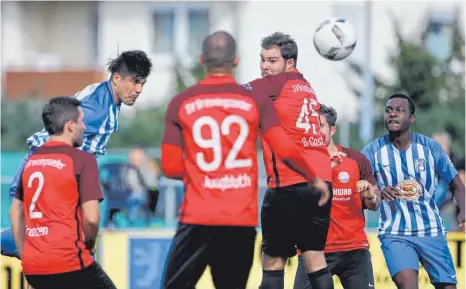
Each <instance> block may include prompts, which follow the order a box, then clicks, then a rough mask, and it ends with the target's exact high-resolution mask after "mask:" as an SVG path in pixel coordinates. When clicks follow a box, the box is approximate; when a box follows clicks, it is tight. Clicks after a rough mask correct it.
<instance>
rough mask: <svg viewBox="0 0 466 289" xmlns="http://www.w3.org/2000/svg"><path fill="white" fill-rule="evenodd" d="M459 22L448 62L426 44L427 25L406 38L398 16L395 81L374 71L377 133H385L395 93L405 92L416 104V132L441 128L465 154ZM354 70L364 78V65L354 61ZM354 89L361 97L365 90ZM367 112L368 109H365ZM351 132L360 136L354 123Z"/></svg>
mask: <svg viewBox="0 0 466 289" xmlns="http://www.w3.org/2000/svg"><path fill="white" fill-rule="evenodd" d="M459 23H460V22H459V21H458V20H456V21H455V22H454V23H453V24H452V28H453V37H452V40H453V43H452V51H451V55H450V56H449V57H448V58H447V59H446V60H444V61H441V60H438V59H436V58H435V57H434V56H432V55H431V54H430V53H429V51H428V49H427V43H426V36H427V27H426V29H425V31H423V32H422V33H421V35H420V36H419V38H418V39H405V38H403V37H402V36H401V30H400V27H399V26H398V25H397V21H396V20H395V19H394V21H393V25H394V27H395V32H396V35H397V40H398V43H397V46H398V49H397V51H394V53H393V54H392V55H391V56H390V59H389V64H390V66H391V67H392V68H393V71H394V72H395V76H396V77H395V79H396V80H395V81H394V82H393V83H387V82H386V81H385V80H383V79H382V78H381V77H380V76H378V75H375V74H373V77H374V78H373V79H374V84H375V91H374V93H375V105H376V107H375V108H374V109H375V117H376V119H375V121H376V123H375V136H381V135H383V134H385V132H386V130H385V126H384V123H383V108H384V106H385V103H386V100H387V98H388V97H389V96H390V95H391V94H393V93H395V92H404V93H407V94H408V95H410V96H411V98H412V99H413V100H414V102H415V103H416V109H417V110H416V122H415V124H414V125H413V127H412V129H413V131H416V132H419V133H422V134H425V135H428V136H430V135H432V133H434V132H435V131H438V130H447V131H448V132H449V133H450V134H451V135H452V141H453V151H454V152H455V153H457V154H460V155H464V149H465V143H464V140H465V117H464V114H465V110H464V108H465V99H464V95H465V88H464V77H465V75H464V70H461V72H458V71H455V67H461V68H464V63H465V58H464V56H465V55H464V41H465V40H464V35H463V33H462V32H461V30H460V28H459ZM349 68H350V71H351V72H352V73H354V74H355V75H357V76H359V77H361V78H362V77H363V74H362V71H363V68H362V66H361V65H360V64H358V63H354V62H350V63H349ZM349 85H350V87H352V90H353V92H354V93H355V94H356V95H357V96H358V97H361V95H362V91H361V90H359V89H358V88H356V87H354V86H352V84H351V83H349ZM362 113H364V112H362ZM351 133H352V135H353V136H356V135H357V127H356V124H352V127H351ZM352 142H353V144H352V145H355V147H356V148H359V147H360V146H361V144H360V141H359V140H356V138H355V137H353V138H352Z"/></svg>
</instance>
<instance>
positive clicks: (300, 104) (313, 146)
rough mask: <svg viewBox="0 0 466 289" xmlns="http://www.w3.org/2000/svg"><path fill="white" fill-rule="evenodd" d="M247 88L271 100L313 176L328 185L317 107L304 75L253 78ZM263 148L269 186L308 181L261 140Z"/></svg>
mask: <svg viewBox="0 0 466 289" xmlns="http://www.w3.org/2000/svg"><path fill="white" fill-rule="evenodd" d="M246 87H250V89H251V90H252V91H257V90H258V91H263V92H264V93H266V94H267V95H268V96H269V97H270V98H272V99H273V100H274V104H275V109H276V110H277V115H278V119H279V120H280V124H281V126H282V127H283V128H284V130H285V132H286V134H287V136H288V137H289V138H290V139H291V140H292V141H293V142H294V143H296V144H297V145H298V147H299V148H300V149H301V150H302V151H303V153H304V154H305V155H306V156H307V160H308V161H309V163H310V165H311V167H312V168H313V169H314V171H315V173H316V175H317V176H318V177H320V178H321V179H323V180H324V181H327V182H331V181H332V172H331V166H330V157H329V154H328V151H327V147H326V142H325V136H324V135H323V134H322V133H321V131H320V121H319V114H318V111H319V109H320V104H319V102H318V101H317V98H316V95H315V93H314V90H313V89H312V87H311V85H310V84H309V82H307V81H306V79H304V77H303V75H302V74H301V73H299V71H298V70H293V71H290V72H284V73H280V74H277V75H272V76H268V77H265V78H259V79H256V80H254V81H252V82H250V83H249V84H247V85H246ZM279 141H280V140H279V139H277V142H279ZM262 149H263V153H264V162H265V169H266V173H267V183H268V186H269V187H272V188H273V187H284V186H289V185H294V184H297V183H302V182H307V181H308V180H306V179H305V178H304V177H303V176H302V175H300V174H298V173H296V172H295V171H294V170H292V169H290V167H288V166H287V165H286V164H284V163H283V162H282V161H281V160H279V159H277V157H276V156H275V154H274V152H273V151H272V150H271V149H270V147H269V146H268V145H267V143H266V142H264V141H262Z"/></svg>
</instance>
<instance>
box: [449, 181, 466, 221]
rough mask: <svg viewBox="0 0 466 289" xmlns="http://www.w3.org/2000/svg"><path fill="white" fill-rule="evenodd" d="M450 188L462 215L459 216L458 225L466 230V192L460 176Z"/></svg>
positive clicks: (452, 182)
mask: <svg viewBox="0 0 466 289" xmlns="http://www.w3.org/2000/svg"><path fill="white" fill-rule="evenodd" d="M450 187H451V188H452V194H453V196H454V197H455V200H456V203H457V204H458V206H459V207H460V213H459V214H458V225H459V226H460V227H461V228H462V229H463V230H466V226H465V216H466V211H465V208H464V206H465V204H464V202H465V198H464V195H465V192H464V183H463V181H462V180H461V178H460V176H459V175H457V176H456V177H455V178H454V179H453V180H452V181H451V184H450Z"/></svg>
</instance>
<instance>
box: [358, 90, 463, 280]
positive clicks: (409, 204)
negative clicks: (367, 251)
mask: <svg viewBox="0 0 466 289" xmlns="http://www.w3.org/2000/svg"><path fill="white" fill-rule="evenodd" d="M415 109H416V108H415V106H414V102H413V101H412V100H411V98H410V97H409V96H407V95H404V94H394V95H392V96H390V98H389V99H388V101H387V104H386V105H385V126H386V127H387V130H388V134H386V135H384V136H382V137H379V138H378V139H376V140H374V141H373V142H371V143H370V144H368V145H367V146H365V147H364V149H363V150H362V152H363V154H364V155H365V156H366V157H367V158H368V159H369V161H370V163H371V166H372V172H373V173H374V175H375V177H376V179H377V185H378V187H379V189H381V190H382V191H381V195H382V198H383V202H382V206H381V213H380V220H379V228H378V231H379V239H380V241H381V243H382V251H383V254H384V256H385V261H386V262H387V267H388V270H389V271H390V275H391V276H392V279H393V281H394V282H395V284H396V286H397V287H398V288H399V289H417V288H418V272H419V262H421V263H422V265H423V266H424V268H425V269H426V271H427V273H428V274H429V278H430V282H431V283H432V284H433V285H434V286H435V288H436V289H454V288H456V285H455V284H457V279H456V273H455V267H454V265H453V260H452V257H451V254H450V250H449V249H448V245H447V240H446V233H447V232H446V230H445V228H444V226H443V220H442V219H441V217H440V214H439V210H438V208H437V205H436V204H435V201H434V198H433V194H434V192H435V190H436V188H437V185H438V178H439V177H440V178H442V179H443V180H445V182H446V183H448V184H450V187H452V188H453V191H452V193H453V194H454V196H455V199H456V201H457V203H458V206H459V207H460V214H459V215H458V222H459V225H460V226H463V228H464V220H465V209H464V206H465V204H464V201H465V200H464V184H463V182H462V181H461V178H460V176H459V175H458V172H457V171H456V169H455V167H454V166H453V164H452V163H451V161H450V159H449V158H448V156H447V154H446V153H445V151H444V150H443V149H442V147H441V146H440V144H439V143H438V142H436V141H435V140H433V139H431V138H429V137H427V136H424V135H421V134H418V133H414V132H411V124H412V123H413V122H414V120H415Z"/></svg>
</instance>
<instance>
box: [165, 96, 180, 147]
mask: <svg viewBox="0 0 466 289" xmlns="http://www.w3.org/2000/svg"><path fill="white" fill-rule="evenodd" d="M180 105H181V104H180V102H179V100H178V98H177V97H175V98H173V99H172V101H170V104H169V105H168V109H167V114H166V116H165V131H164V135H163V140H162V143H163V144H169V145H174V146H179V147H183V134H182V131H181V126H180V124H179V121H178V113H179V110H180Z"/></svg>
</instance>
